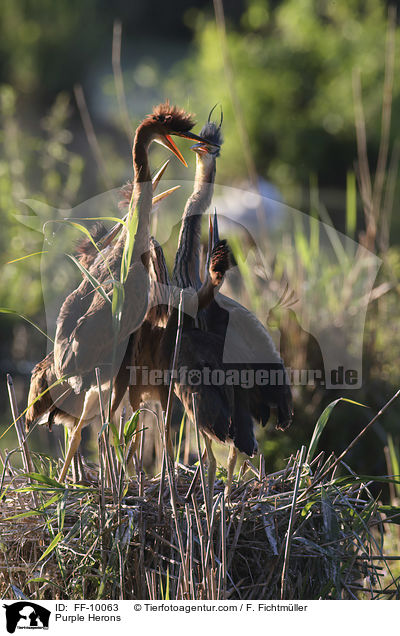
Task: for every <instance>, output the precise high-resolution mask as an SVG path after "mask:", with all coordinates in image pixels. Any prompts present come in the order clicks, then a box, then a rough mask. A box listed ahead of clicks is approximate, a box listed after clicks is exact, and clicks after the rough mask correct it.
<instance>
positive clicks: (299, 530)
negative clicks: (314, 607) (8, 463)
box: [0, 454, 399, 600]
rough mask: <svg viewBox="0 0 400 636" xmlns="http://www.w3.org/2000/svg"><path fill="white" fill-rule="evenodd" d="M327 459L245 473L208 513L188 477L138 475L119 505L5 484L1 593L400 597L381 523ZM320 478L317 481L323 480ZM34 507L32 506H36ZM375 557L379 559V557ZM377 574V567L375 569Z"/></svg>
mask: <svg viewBox="0 0 400 636" xmlns="http://www.w3.org/2000/svg"><path fill="white" fill-rule="evenodd" d="M333 464H334V458H333V457H330V458H328V460H327V461H325V462H324V458H323V454H321V455H320V456H319V457H317V458H316V460H314V462H312V464H311V465H307V464H306V463H304V462H302V461H300V459H299V457H298V456H297V457H292V458H290V460H289V461H288V463H287V466H286V467H285V469H284V470H281V471H279V472H277V473H274V474H270V475H268V474H265V469H264V467H263V464H262V462H260V467H259V469H256V468H255V467H254V466H252V465H249V464H245V466H244V468H243V467H242V469H241V474H240V475H239V479H238V481H237V482H235V483H234V485H233V490H232V498H231V502H230V504H229V505H228V503H227V502H225V501H224V494H223V493H224V483H223V476H220V479H217V482H216V487H215V494H214V501H213V507H212V508H210V507H207V506H206V505H205V503H204V492H205V481H204V474H202V478H203V479H200V480H199V483H198V485H197V486H196V488H195V489H194V491H193V494H192V496H191V497H190V499H189V500H187V499H186V498H185V496H186V494H187V491H188V489H189V487H190V484H191V482H192V479H193V475H194V469H193V468H189V467H186V466H183V465H181V464H179V465H178V466H175V467H174V468H173V467H172V466H170V467H169V470H167V471H166V472H165V471H164V474H163V475H158V476H157V477H154V478H152V479H147V478H145V476H144V474H143V473H140V472H139V475H138V476H137V477H135V478H132V479H130V480H129V481H127V482H125V483H123V484H122V490H121V491H120V493H119V494H118V495H117V494H116V493H114V492H113V491H112V490H110V489H107V488H102V487H101V486H98V485H96V487H93V486H89V487H87V486H82V485H74V484H68V485H67V486H64V485H60V484H58V483H57V482H56V481H55V480H53V479H51V478H48V477H44V476H43V475H39V474H38V475H37V476H36V478H35V479H34V480H33V482H34V483H30V484H29V483H27V480H26V478H25V477H24V476H23V475H22V474H20V473H17V472H16V471H13V472H12V473H11V474H9V476H8V477H7V478H4V476H3V483H2V500H1V504H0V505H1V508H0V515H1V517H0V522H1V527H2V531H1V540H0V593H1V595H2V596H3V597H13V596H16V597H19V598H23V597H24V596H25V597H28V598H30V599H81V598H85V599H92V598H104V599H121V598H127V599H153V600H156V599H281V598H282V599H318V598H356V597H360V595H362V596H363V597H366V598H371V597H372V598H391V597H396V596H397V597H398V593H399V591H398V584H397V582H396V581H395V580H393V581H392V583H390V582H389V584H388V585H387V586H386V587H385V583H384V582H383V581H384V577H385V576H386V577H387V576H388V572H387V570H386V565H385V562H384V559H383V558H382V559H381V561H382V560H383V563H381V562H380V561H377V559H379V554H380V552H379V543H380V542H379V538H378V535H379V531H380V530H381V528H382V518H381V515H380V513H379V512H378V504H377V502H376V501H375V499H374V498H373V497H372V495H371V493H370V491H369V490H368V485H367V484H365V483H363V482H362V481H361V479H359V478H357V477H356V476H354V475H353V474H352V473H349V472H348V471H347V477H346V476H344V477H343V476H342V477H336V476H335V468H334V469H333V471H332V472H331V473H329V470H328V474H326V473H327V469H329V466H332V467H333ZM323 474H324V475H325V476H324V477H323V479H322V480H321V479H320V477H321V476H322V475H323ZM33 497H35V498H36V500H35V501H34V500H33ZM376 555H378V556H376ZM378 563H379V566H378V565H377V564H378Z"/></svg>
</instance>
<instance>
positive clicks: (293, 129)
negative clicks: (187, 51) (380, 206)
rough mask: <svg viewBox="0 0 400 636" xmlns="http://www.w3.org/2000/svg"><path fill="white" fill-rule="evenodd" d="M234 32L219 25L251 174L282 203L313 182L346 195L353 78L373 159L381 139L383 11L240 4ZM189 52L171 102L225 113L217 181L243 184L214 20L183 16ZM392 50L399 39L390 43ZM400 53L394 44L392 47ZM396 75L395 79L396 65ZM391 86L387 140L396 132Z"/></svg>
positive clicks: (365, 5)
mask: <svg viewBox="0 0 400 636" xmlns="http://www.w3.org/2000/svg"><path fill="white" fill-rule="evenodd" d="M246 7H247V8H246V10H245V11H244V12H243V14H242V17H241V20H240V22H239V23H238V24H232V23H229V21H227V43H228V50H229V55H230V57H231V61H232V68H233V74H234V84H235V90H236V91H237V94H238V97H239V100H240V104H241V108H242V110H243V114H244V120H245V124H246V128H247V130H248V134H249V138H250V146H251V151H252V153H253V155H254V159H255V163H256V166H257V170H258V173H259V174H260V175H262V176H264V177H269V178H270V179H271V180H272V181H273V182H274V183H276V184H277V185H278V186H279V187H280V188H281V190H282V192H283V194H284V197H285V199H286V200H288V201H289V202H290V203H293V204H295V205H296V204H297V205H298V204H299V196H298V188H299V186H303V187H304V185H306V184H307V183H308V179H309V176H310V174H312V173H314V172H315V173H318V176H319V181H320V183H321V185H323V186H338V185H340V186H341V188H342V189H345V179H346V172H347V170H348V169H349V168H352V166H353V162H354V158H355V154H356V146H355V132H354V109H353V92H352V73H353V69H354V68H359V69H360V72H361V77H362V86H363V102H364V109H365V116H366V121H367V125H368V136H369V142H370V147H371V150H372V151H373V153H374V152H375V151H376V147H377V144H378V138H379V130H380V110H381V101H382V90H381V86H382V81H383V72H384V62H385V59H384V58H385V50H384V48H385V47H384V42H385V34H386V24H387V6H386V4H385V3H384V2H383V1H382V0H367V1H366V2H364V1H360V0H349V1H347V0H340V1H338V2H332V1H331V0H319V1H318V2H315V1H314V0H283V1H282V2H278V3H277V2H271V1H268V0H248V2H247V3H246ZM190 17H191V19H190V23H191V25H192V28H193V29H194V35H195V52H194V55H193V56H191V57H190V58H188V59H186V60H184V61H183V62H182V64H181V65H180V66H179V69H178V72H176V73H175V76H174V77H172V78H171V79H169V80H168V81H167V87H168V88H169V91H168V92H169V94H171V95H174V98H175V99H178V98H179V101H182V102H183V103H185V98H187V96H188V95H190V106H191V107H192V108H193V109H194V110H195V111H196V112H197V113H205V112H207V111H208V110H209V109H210V107H211V106H212V105H213V104H215V103H216V102H220V103H221V104H222V105H223V108H224V115H225V120H224V133H225V145H224V149H223V161H221V162H220V163H221V168H220V170H219V179H224V180H226V181H227V180H232V179H236V180H242V179H243V177H245V175H246V165H245V163H244V160H243V151H242V149H241V140H240V135H239V133H238V127H237V118H236V114H235V110H234V108H233V105H232V100H231V93H230V89H229V77H228V76H227V73H226V69H225V66H224V57H223V52H222V48H221V39H220V35H219V33H218V29H217V26H216V23H215V19H214V16H210V17H205V16H204V14H202V13H201V12H192V13H191V14H190ZM397 40H398V37H397ZM397 47H398V42H397ZM396 69H397V71H398V69H399V62H398V60H397V63H396ZM399 97H400V86H399V85H398V84H397V85H396V86H395V93H394V103H395V108H394V118H393V134H394V135H395V136H396V135H397V134H398V133H399V130H400V120H399V115H398V112H397V109H396V105H397V104H398V102H399Z"/></svg>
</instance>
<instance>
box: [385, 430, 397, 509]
mask: <svg viewBox="0 0 400 636" xmlns="http://www.w3.org/2000/svg"><path fill="white" fill-rule="evenodd" d="M387 440H388V448H389V455H390V461H391V464H392V470H393V476H395V477H399V478H400V459H399V455H398V453H397V451H396V447H395V445H394V442H393V437H392V435H391V434H390V433H388V436H387ZM395 490H396V495H397V497H400V484H396V486H395Z"/></svg>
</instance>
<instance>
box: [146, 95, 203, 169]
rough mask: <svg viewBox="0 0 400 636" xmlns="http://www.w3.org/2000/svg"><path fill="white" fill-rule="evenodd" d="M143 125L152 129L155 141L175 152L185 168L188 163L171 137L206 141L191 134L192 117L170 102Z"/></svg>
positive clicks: (154, 112) (153, 113)
mask: <svg viewBox="0 0 400 636" xmlns="http://www.w3.org/2000/svg"><path fill="white" fill-rule="evenodd" d="M143 124H144V125H145V126H146V127H151V129H152V138H153V139H154V141H157V142H158V143H159V144H161V145H162V146H165V147H166V148H168V150H170V151H171V152H173V153H174V155H175V156H176V157H178V159H179V161H181V162H182V163H183V165H185V166H187V163H186V161H185V159H184V158H183V156H182V154H181V152H180V150H179V149H178V148H177V146H176V144H175V142H174V141H173V140H172V137H171V135H175V136H177V137H184V138H185V139H190V140H192V141H198V142H204V141H205V140H204V139H203V138H202V137H201V136H199V135H195V134H194V133H192V132H190V131H191V129H192V128H193V126H194V120H193V117H192V115H191V114H190V113H187V112H186V111H184V110H183V109H181V108H177V106H171V105H170V103H169V102H168V101H166V102H165V103H163V104H159V105H158V106H156V107H155V108H154V109H153V112H152V114H151V115H148V116H147V117H146V119H145V120H144V122H143Z"/></svg>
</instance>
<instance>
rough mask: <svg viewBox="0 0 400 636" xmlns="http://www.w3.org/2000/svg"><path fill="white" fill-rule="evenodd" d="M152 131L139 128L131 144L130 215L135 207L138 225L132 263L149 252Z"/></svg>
mask: <svg viewBox="0 0 400 636" xmlns="http://www.w3.org/2000/svg"><path fill="white" fill-rule="evenodd" d="M152 139H153V131H152V129H151V128H149V127H148V126H147V127H146V126H139V128H138V129H137V131H136V135H135V140H134V143H133V151H132V156H133V167H134V171H135V179H134V201H133V205H132V213H133V211H134V209H135V208H136V207H137V213H138V225H137V230H136V235H135V242H134V246H133V253H132V262H135V261H138V260H140V259H141V258H142V256H143V255H144V254H146V253H148V251H149V241H150V213H151V207H152V184H151V173H150V166H149V158H148V150H149V145H150V143H151V141H152Z"/></svg>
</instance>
